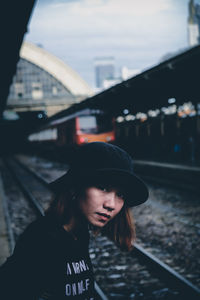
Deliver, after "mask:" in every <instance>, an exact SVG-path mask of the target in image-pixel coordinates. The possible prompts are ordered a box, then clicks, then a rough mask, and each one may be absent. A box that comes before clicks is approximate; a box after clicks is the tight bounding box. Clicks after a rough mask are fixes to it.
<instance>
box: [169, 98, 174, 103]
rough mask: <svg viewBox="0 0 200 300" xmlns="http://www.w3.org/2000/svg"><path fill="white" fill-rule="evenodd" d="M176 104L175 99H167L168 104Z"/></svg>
mask: <svg viewBox="0 0 200 300" xmlns="http://www.w3.org/2000/svg"><path fill="white" fill-rule="evenodd" d="M175 102H176V99H175V98H169V99H168V103H169V104H172V103H175Z"/></svg>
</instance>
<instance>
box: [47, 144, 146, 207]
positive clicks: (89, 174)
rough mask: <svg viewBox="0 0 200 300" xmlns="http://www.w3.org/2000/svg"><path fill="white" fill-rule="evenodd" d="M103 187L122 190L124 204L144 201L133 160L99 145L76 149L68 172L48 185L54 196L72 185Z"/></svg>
mask: <svg viewBox="0 0 200 300" xmlns="http://www.w3.org/2000/svg"><path fill="white" fill-rule="evenodd" d="M98 183H99V184H101V183H106V184H110V185H113V186H116V187H121V188H123V190H124V192H125V194H126V199H125V201H126V204H127V205H128V206H130V207H131V206H136V205H139V204H141V203H143V202H145V201H146V200H147V199H148V195H149V193H148V189H147V187H146V185H145V183H144V182H143V181H142V180H141V179H140V178H138V177H137V176H136V175H135V173H134V171H133V159H132V158H131V156H130V155H129V154H128V153H127V152H126V151H124V150H123V149H121V148H119V147H118V146H115V145H112V144H107V143H103V142H94V143H89V144H86V145H83V146H80V147H79V148H78V149H77V151H75V153H74V155H73V159H72V162H71V164H70V169H69V171H68V172H67V173H66V174H64V175H63V176H61V177H60V178H58V179H57V180H55V181H53V182H52V183H50V187H51V189H52V190H53V191H54V192H58V191H63V190H66V189H67V188H68V187H70V186H72V185H77V186H80V185H85V184H86V185H87V184H88V185H91V186H92V185H93V184H94V185H95V184H98Z"/></svg>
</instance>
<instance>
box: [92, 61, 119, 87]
mask: <svg viewBox="0 0 200 300" xmlns="http://www.w3.org/2000/svg"><path fill="white" fill-rule="evenodd" d="M94 64H95V77H96V87H97V88H103V82H104V80H112V79H114V78H115V64H114V57H96V58H95V62H94Z"/></svg>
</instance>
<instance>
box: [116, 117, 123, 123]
mask: <svg viewBox="0 0 200 300" xmlns="http://www.w3.org/2000/svg"><path fill="white" fill-rule="evenodd" d="M116 121H117V123H121V122H123V121H124V117H122V116H119V117H117V119H116Z"/></svg>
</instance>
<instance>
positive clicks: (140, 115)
mask: <svg viewBox="0 0 200 300" xmlns="http://www.w3.org/2000/svg"><path fill="white" fill-rule="evenodd" d="M136 119H140V121H142V122H144V121H146V120H147V115H146V114H145V113H141V112H139V113H137V114H136Z"/></svg>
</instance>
